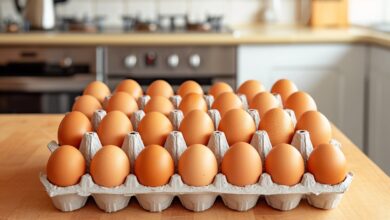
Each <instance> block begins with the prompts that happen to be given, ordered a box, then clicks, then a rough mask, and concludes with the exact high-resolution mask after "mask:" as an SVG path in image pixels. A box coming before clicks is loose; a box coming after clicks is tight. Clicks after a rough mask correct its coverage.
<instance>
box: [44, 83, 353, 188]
mask: <svg viewBox="0 0 390 220" xmlns="http://www.w3.org/2000/svg"><path fill="white" fill-rule="evenodd" d="M125 82H126V83H121V84H120V85H119V86H118V87H117V89H116V91H120V90H122V91H126V92H130V93H129V94H132V95H133V96H134V97H136V96H138V97H139V96H141V95H142V90H138V89H135V90H134V89H133V90H131V89H128V88H127V90H126V89H123V88H126V86H123V84H130V85H135V84H134V82H135V81H132V80H126V81H125ZM159 82H161V83H159V84H162V85H165V87H166V85H167V83H166V84H165V83H163V82H164V81H159ZM286 83H287V84H289V85H290V87H293V89H290V90H291V91H289V92H286V91H282V89H280V88H279V87H280V86H278V85H279V84H286ZM94 84H99V83H94ZM152 84H153V83H152ZM99 85H100V84H99ZM154 85H156V84H154ZM194 85H196V83H195V82H193V81H188V82H186V83H184V84H183V85H182V86H181V87H180V88H179V90H178V94H181V95H182V96H184V98H183V101H184V100H185V97H186V96H190V95H193V94H191V92H190V93H189V94H187V95H186V94H185V92H184V90H186V89H187V90H188V88H190V87H191V86H194ZM216 85H217V84H216ZM248 85H249V86H248ZM291 85H293V83H292V82H291V81H286V80H280V81H278V82H277V83H276V84H275V85H274V86H273V89H274V88H275V90H278V93H279V94H280V95H281V97H282V100H286V103H285V106H288V103H289V102H288V100H289V99H290V98H291V97H293V95H294V96H296V97H298V98H294V99H297V100H298V102H299V101H300V99H299V97H303V100H304V101H305V100H309V104H310V103H311V105H306V106H305V105H304V103H303V102H302V101H300V102H299V103H300V104H301V105H298V107H302V106H303V107H304V109H305V110H316V106H315V102H314V100H312V98H311V97H310V96H309V95H307V94H306V93H303V92H296V91H294V88H295V89H296V86H295V87H294V86H291ZM151 86H152V85H151ZM151 86H149V88H148V91H150V90H151V89H150V88H153V87H151ZM168 86H169V87H170V85H169V84H168ZM89 87H90V86H88V87H87V89H86V91H85V94H92V95H95V97H96V96H97V95H96V94H97V93H96V92H94V93H93V92H91V89H89ZM135 87H137V86H135ZM161 87H164V86H160V88H161ZM194 87H195V88H200V90H197V91H198V92H199V93H195V94H198V95H200V91H201V87H200V86H199V87H197V86H194ZM216 87H217V86H213V87H211V89H210V90H211V91H212V92H213V93H214V92H215V91H213V88H214V90H218V89H215V88H216ZM218 87H222V88H225V89H226V86H223V84H221V83H220V84H218ZM249 87H251V88H249ZM281 87H283V86H281ZM139 88H140V87H139ZM170 88H171V87H170ZM248 88H249V89H248ZM250 89H253V90H254V91H255V92H253V91H250ZM106 91H107V90H106ZM108 91H109V90H108ZM134 91H136V92H134ZM139 91H141V92H139ZM164 91H165V90H164ZM172 91H173V90H172ZM193 91H196V89H195V90H193ZM262 91H264V87H263V86H261V84H260V83H259V82H258V81H254V80H250V81H247V82H245V83H244V84H243V85H242V86H240V88H239V89H238V92H239V93H241V94H245V95H246V96H247V98H248V100H250V104H251V105H252V103H256V102H257V105H260V107H261V104H259V103H262V100H263V99H265V100H267V98H263V96H266V95H261V94H263V93H264V92H262ZM117 93H119V92H117ZM147 93H148V92H147ZM202 93H203V92H202ZM210 93H211V92H210ZM99 94H100V93H99ZM150 94H152V92H150ZM159 94H161V93H159ZM264 94H269V93H264ZM289 94H290V95H289ZM291 94H293V95H291ZM296 94H298V95H296ZM107 95H109V93H105V94H104V95H100V98H101V97H103V98H104V97H106V96H107ZM165 95H166V96H168V97H169V96H171V95H173V92H172V93H171V92H170V91H169V92H167V93H166V94H165ZM269 95H271V94H269ZM269 95H268V97H271V96H272V95H271V96H269ZM114 96H115V95H114ZM215 96H217V98H216V100H215V102H214V105H216V106H214V107H215V108H217V107H218V106H217V105H218V104H222V105H224V104H228V106H227V107H226V106H223V107H221V109H222V110H225V112H223V111H221V110H220V111H221V115H222V120H221V123H220V125H219V128H218V129H219V130H221V131H224V132H225V134H226V137H227V139H228V142H229V144H230V145H232V146H233V145H234V144H235V143H239V142H241V141H244V142H249V140H250V138H251V136H252V135H253V133H254V131H255V130H256V129H257V128H256V126H255V125H254V122H253V120H252V118H251V116H250V115H249V114H248V113H247V112H246V111H244V110H242V103H241V101H240V100H239V98H238V97H237V95H235V94H234V93H232V92H229V91H228V92H225V93H223V92H221V93H220V94H219V95H218V94H217V92H216V95H215ZM289 96H290V97H289ZM152 97H153V95H152ZM198 97H199V96H198ZM219 97H221V98H219ZM226 97H227V98H226ZM251 97H253V98H251ZM256 97H260V98H257V99H258V100H257V99H255V98H256ZM200 98H201V100H203V97H202V96H201V95H200ZM229 98H233V99H235V100H237V102H233V104H232V105H230V104H231V103H229V102H228V101H226V100H229ZM272 98H274V97H273V96H272ZM254 99H255V100H257V101H256V102H255V101H252V100H254ZM294 99H292V100H294ZM218 100H225V101H218ZM259 100H260V101H259ZM268 100H270V98H268ZM271 100H272V99H271ZM100 101H102V99H100ZM168 101H169V100H168ZM119 103H120V102H119ZM189 103H193V102H189ZM235 103H239V104H237V106H235ZM302 103H303V104H302ZM312 103H314V105H312ZM99 104H100V103H99ZM293 104H294V102H292V104H291V106H292V107H293V106H294V105H293ZM253 105H255V104H253ZM157 106H158V105H157ZM313 106H314V107H313ZM237 108H238V109H237ZM314 108H315V109H314ZM195 109H196V108H195ZM217 109H218V108H217ZM231 109H233V110H231ZM270 109H272V110H269V111H265V112H263V113H262V114H263V115H262V120H261V123H260V126H259V129H261V130H266V131H267V133H268V134H269V136H270V139H271V142H272V144H273V145H274V146H276V145H279V144H281V143H290V141H291V137H292V135H293V133H294V130H295V129H294V126H293V124H292V121H291V118H290V117H289V116H288V115H287V113H285V112H284V111H283V110H281V109H280V108H270ZM206 110H207V106H206ZM229 110H231V111H229ZM204 111H205V110H204V109H203V110H202V111H194V112H190V113H188V114H186V116H185V118H184V119H183V122H182V124H181V126H180V128H179V130H181V131H182V132H183V136H184V138H185V140H186V142H188V143H187V144H188V145H192V144H206V143H207V140H208V137H209V136H210V134H211V132H212V131H213V130H215V128H214V127H213V123H212V122H211V119H210V118H209V117H208V115H207V114H206V113H205V112H204ZM296 112H299V111H298V110H297V111H296ZM301 112H302V114H303V113H304V111H301ZM224 113H226V114H224ZM260 113H261V112H260ZM305 115H308V116H305V117H303V116H302V118H300V117H297V118H299V120H298V124H297V127H296V128H297V129H304V130H309V132H310V134H311V138H312V141H313V144H314V146H318V145H319V143H321V142H322V143H328V142H329V140H330V137H331V131H330V125H329V122H328V121H327V119H326V118H325V116H323V115H322V114H321V113H319V112H315V111H313V112H310V111H309V112H307V113H306V114H305ZM297 116H299V115H297ZM72 117H75V118H77V119H71V118H72ZM81 118H83V117H82V114H81V113H79V112H72V113H70V114H68V115H67V116H65V118H64V120H63V121H62V122H61V125H60V128H59V132H58V137H59V143H60V144H61V145H63V144H71V145H72V146H79V143H80V141H81V138H82V135H83V134H84V133H85V132H87V131H91V130H92V126H91V124H90V122H89V120H88V118H86V117H85V116H84V118H83V119H81ZM80 119H81V121H82V122H81V123H80V121H79V120H80ZM316 120H317V121H318V120H319V121H320V122H322V123H320V126H318V123H315V122H316ZM316 124H317V125H316ZM323 124H325V126H323ZM72 126H73V127H72ZM131 130H132V126H131V123H130V121H129V120H128V117H126V115H125V114H124V113H122V112H119V111H115V110H112V111H110V112H109V113H108V114H107V116H106V117H105V118H104V119H103V121H102V122H101V124H100V126H99V128H98V130H97V132H98V135H99V138H100V139H101V140H102V143H103V145H110V144H113V145H116V146H121V143H122V142H123V138H124V135H126V134H127V133H128V132H129V131H131ZM172 130H173V126H172V125H171V123H170V121H169V120H168V118H166V116H164V115H163V114H160V113H158V112H150V113H147V114H146V115H145V117H144V118H143V119H142V121H141V123H140V126H139V132H140V134H141V138H142V140H143V141H144V142H145V145H151V144H158V145H163V143H164V142H165V138H166V136H167V135H168V134H169V132H170V131H172ZM70 131H72V132H73V133H74V135H68V134H69V132H70ZM64 134H65V135H64ZM316 134H317V135H316ZM62 136H70V138H67V137H65V138H64V137H62ZM315 136H318V137H319V138H315ZM74 137H77V138H74ZM67 139H69V140H71V139H77V141H73V140H72V141H70V142H68V141H65V140H67ZM317 139H318V140H320V141H316V140H317ZM242 145H243V144H240V146H242ZM249 146H250V145H249ZM238 148H240V149H241V148H242V149H245V148H244V147H238ZM231 149H233V148H231ZM273 149H275V150H276V149H279V147H274V148H273ZM280 149H282V150H280V151H281V152H282V153H281V155H290V156H285V157H286V158H284V159H283V160H281V161H285V160H287V161H289V162H292V163H294V161H295V164H300V162H299V160H298V162H297V160H294V159H293V158H294V156H292V155H293V154H294V153H291V152H289V150H288V149H290V151H291V149H292V148H286V147H284V148H283V147H282V148H280ZM294 149H295V148H294ZM295 150H296V149H295ZM335 151H337V150H335ZM283 152H284V153H283ZM340 152H341V151H340ZM298 154H299V152H298ZM228 155H229V154H228ZM248 155H249V154H248ZM250 155H253V153H252V154H250ZM271 155H272V154H271ZM299 155H300V154H299ZM314 155H315V154H314ZM328 156H329V155H328ZM226 158H229V157H226ZM238 158H239V157H238ZM243 158H244V157H240V159H238V160H242V161H247V160H246V159H243ZM267 158H268V157H267ZM270 158H272V157H270ZM301 158H302V157H301ZM336 159H340V158H336ZM344 159H345V158H344ZM302 160H303V159H302ZM153 161H154V160H153ZM270 161H273V160H270ZM326 161H329V158H327V160H326ZM341 161H342V158H341ZM231 163H232V164H235V163H237V162H231ZM226 164H229V163H225V166H222V167H229V166H227V165H226ZM266 164H267V163H266ZM278 164H279V163H276V165H275V166H276V168H275V169H276V170H277V171H278V170H279V171H280V170H283V168H282V167H281V165H280V164H279V165H278ZM282 164H283V163H282ZM253 165H255V164H251V167H257V168H259V167H258V166H253ZM320 165H321V164H320ZM268 167H269V168H271V167H273V166H271V165H269V166H268ZM278 167H279V168H278ZM288 167H291V166H286V167H285V169H287V168H288ZM308 167H310V166H308ZM257 168H256V169H257ZM48 169H49V167H48ZM232 169H235V168H232ZM223 170H225V171H223ZM223 170H222V172H224V173H227V170H228V169H227V168H225V169H223ZM266 170H267V165H266ZM294 170H295V171H296V172H295V174H297V173H298V175H296V176H301V175H300V173H301V172H298V171H300V170H301V169H299V168H297V169H294ZM261 172H262V171H261V167H260V173H261ZM268 172H272V171H271V170H270V169H269V170H268ZM91 173H92V171H91ZM124 173H126V172H124ZM237 173H238V175H241V176H240V177H239V179H242V178H243V177H242V175H243V174H244V173H248V172H243V171H240V172H237ZM251 173H252V174H256V173H259V170H258V169H257V171H256V170H255V171H250V172H249V174H248V175H249V176H250V174H251ZM288 173H290V172H287V173H285V174H281V175H279V176H282V177H283V176H284V177H286V176H288ZM293 173H294V172H293ZM302 174H303V171H302ZM183 175H184V174H183ZM226 175H227V174H226ZM168 176H169V177H170V175H168ZM184 176H185V175H184ZM255 176H256V175H255ZM271 176H273V177H274V178H275V179H276V181H275V179H273V180H274V181H275V182H277V179H278V178H277V177H276V174H274V175H271ZM344 176H345V175H344ZM137 177H138V175H137ZM227 177H228V180H229V182H232V183H236V184H237V185H241V184H240V183H239V182H235V181H234V180H232V179H231V178H229V175H227ZM123 178H124V177H123ZM138 178H140V177H138ZM183 179H184V178H183ZM244 179H245V178H244ZM249 179H251V178H249ZM252 179H256V178H252ZM95 181H96V180H95ZM119 182H120V181H119ZM291 182H294V181H290V183H291ZM327 182H328V183H335V182H337V181H335V180H332V181H330V180H328V181H327ZM97 183H98V182H97ZM141 183H142V182H141ZM280 183H281V184H285V185H290V184H289V182H288V181H285V182H283V181H280ZM247 184H251V183H249V182H246V185H247ZM102 185H105V184H102ZM145 185H148V184H145ZM149 185H153V184H149ZM190 185H191V184H190ZM244 185H245V184H244Z"/></svg>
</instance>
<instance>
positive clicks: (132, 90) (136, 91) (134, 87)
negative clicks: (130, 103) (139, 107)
mask: <svg viewBox="0 0 390 220" xmlns="http://www.w3.org/2000/svg"><path fill="white" fill-rule="evenodd" d="M115 92H127V93H129V94H130V95H132V96H133V97H134V98H135V99H138V98H139V97H141V96H142V95H143V91H142V88H141V86H140V85H139V84H138V83H137V82H136V81H135V80H132V79H125V80H122V81H121V82H120V83H119V84H118V85H117V86H116V89H115Z"/></svg>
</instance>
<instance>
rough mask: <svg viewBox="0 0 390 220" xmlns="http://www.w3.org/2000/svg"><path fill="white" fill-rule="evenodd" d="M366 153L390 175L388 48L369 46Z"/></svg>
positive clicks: (389, 53)
mask: <svg viewBox="0 0 390 220" xmlns="http://www.w3.org/2000/svg"><path fill="white" fill-rule="evenodd" d="M368 111H369V115H368V122H369V123H368V124H369V126H368V128H369V129H368V155H369V157H370V158H371V159H372V160H374V161H375V163H376V164H378V165H379V166H380V167H381V168H382V169H383V170H384V171H385V172H387V174H389V175H390V50H386V49H381V48H377V47H372V48H371V62H370V75H369V109H368Z"/></svg>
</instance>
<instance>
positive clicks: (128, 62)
mask: <svg viewBox="0 0 390 220" xmlns="http://www.w3.org/2000/svg"><path fill="white" fill-rule="evenodd" d="M136 64H137V57H136V56H135V55H129V56H127V57H126V58H125V66H126V67H127V68H129V69H131V68H133V67H135V65H136Z"/></svg>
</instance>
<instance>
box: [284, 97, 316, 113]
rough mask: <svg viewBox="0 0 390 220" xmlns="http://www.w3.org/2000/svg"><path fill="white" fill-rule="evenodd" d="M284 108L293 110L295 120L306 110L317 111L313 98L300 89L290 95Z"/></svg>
mask: <svg viewBox="0 0 390 220" xmlns="http://www.w3.org/2000/svg"><path fill="white" fill-rule="evenodd" d="M284 108H286V109H291V110H293V111H294V113H295V117H296V118H297V120H299V118H300V117H301V116H302V115H303V114H304V113H305V112H307V111H317V105H316V102H315V101H314V99H313V98H312V97H311V96H310V95H309V94H307V93H306V92H301V91H300V92H295V93H293V94H292V95H290V96H289V97H288V99H287V101H286V104H285V106H284Z"/></svg>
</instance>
